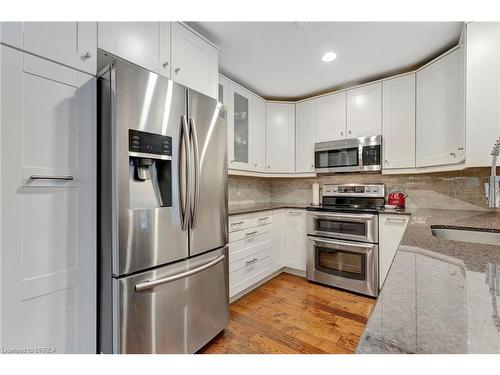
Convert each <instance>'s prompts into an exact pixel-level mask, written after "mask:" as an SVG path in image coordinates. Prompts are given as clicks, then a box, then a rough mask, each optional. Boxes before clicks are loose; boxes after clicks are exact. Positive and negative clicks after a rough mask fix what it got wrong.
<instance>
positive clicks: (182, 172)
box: [179, 115, 191, 230]
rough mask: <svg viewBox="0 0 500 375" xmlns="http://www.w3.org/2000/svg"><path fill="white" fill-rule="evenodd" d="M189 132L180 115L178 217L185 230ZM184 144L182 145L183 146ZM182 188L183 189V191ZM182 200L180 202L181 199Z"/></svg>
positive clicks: (189, 162)
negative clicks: (184, 185) (183, 164)
mask: <svg viewBox="0 0 500 375" xmlns="http://www.w3.org/2000/svg"><path fill="white" fill-rule="evenodd" d="M188 137H189V132H188V126H187V121H186V116H184V115H183V116H181V130H180V137H179V139H180V142H179V195H180V196H181V204H180V205H179V211H180V217H181V228H182V230H186V229H187V227H188V224H189V213H190V209H189V191H190V187H191V186H190V180H191V178H190V173H189V172H190V170H189V168H190V164H191V153H190V152H189V138H188ZM183 146H184V147H183ZM181 155H182V156H183V157H184V159H185V162H186V166H185V168H183V166H182V160H181V159H182V158H181ZM183 180H184V181H185V184H186V187H185V189H182V181H183ZM183 190H184V191H183ZM183 198H184V201H183V202H182V199H183Z"/></svg>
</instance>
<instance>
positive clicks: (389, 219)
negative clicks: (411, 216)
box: [386, 217, 406, 223]
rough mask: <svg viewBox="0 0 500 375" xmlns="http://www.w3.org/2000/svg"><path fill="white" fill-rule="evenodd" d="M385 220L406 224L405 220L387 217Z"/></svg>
mask: <svg viewBox="0 0 500 375" xmlns="http://www.w3.org/2000/svg"><path fill="white" fill-rule="evenodd" d="M386 220H387V221H397V222H398V223H404V222H406V219H396V218H394V217H388V218H387V219H386Z"/></svg>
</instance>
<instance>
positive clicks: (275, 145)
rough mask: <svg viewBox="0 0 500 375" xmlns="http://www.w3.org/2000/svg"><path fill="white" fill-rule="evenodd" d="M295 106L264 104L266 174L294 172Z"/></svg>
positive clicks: (290, 104) (289, 104)
mask: <svg viewBox="0 0 500 375" xmlns="http://www.w3.org/2000/svg"><path fill="white" fill-rule="evenodd" d="M294 151H295V104H292V103H267V104H266V164H267V167H266V172H269V173H293V172H294V171H295V165H294V164H295V157H294V154H295V153H294Z"/></svg>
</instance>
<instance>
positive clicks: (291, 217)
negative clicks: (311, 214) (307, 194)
mask: <svg viewBox="0 0 500 375" xmlns="http://www.w3.org/2000/svg"><path fill="white" fill-rule="evenodd" d="M285 221H286V231H285V265H286V266H287V267H289V268H293V269H296V270H299V271H305V270H306V211H305V210H302V209H286V218H285Z"/></svg>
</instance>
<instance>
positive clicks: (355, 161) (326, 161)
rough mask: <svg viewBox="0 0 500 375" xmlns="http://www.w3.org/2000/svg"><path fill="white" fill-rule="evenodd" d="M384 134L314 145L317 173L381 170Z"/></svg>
mask: <svg viewBox="0 0 500 375" xmlns="http://www.w3.org/2000/svg"><path fill="white" fill-rule="evenodd" d="M381 159H382V136H381V135H374V136H371V137H361V138H350V139H341V140H338V141H332V142H320V143H316V144H315V145H314V165H315V171H316V173H335V172H380V171H381V170H382V160H381Z"/></svg>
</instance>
